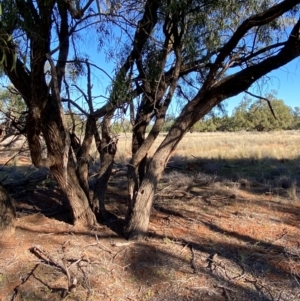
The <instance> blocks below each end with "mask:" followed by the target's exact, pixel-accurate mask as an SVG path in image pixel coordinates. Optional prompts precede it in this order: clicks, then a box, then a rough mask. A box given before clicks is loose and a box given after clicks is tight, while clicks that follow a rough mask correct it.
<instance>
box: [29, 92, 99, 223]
mask: <svg viewBox="0 0 300 301" xmlns="http://www.w3.org/2000/svg"><path fill="white" fill-rule="evenodd" d="M41 130H42V133H43V136H44V139H45V142H46V145H47V151H48V153H47V158H45V159H42V160H41V161H40V162H35V163H36V165H37V166H43V165H44V166H48V167H49V168H50V170H51V173H52V174H53V176H54V178H55V180H56V181H57V183H58V185H59V186H60V188H61V189H62V191H63V192H64V193H65V194H66V196H67V199H68V201H69V205H70V209H71V213H72V217H73V223H74V225H78V224H79V225H83V226H88V225H95V224H96V223H97V221H96V217H95V215H94V213H93V211H92V209H91V207H90V204H89V200H88V197H87V195H86V193H85V191H84V189H83V188H82V187H81V185H80V182H79V179H78V176H77V173H76V166H75V163H74V160H73V158H72V156H70V144H71V141H70V137H69V136H68V132H67V130H66V128H65V125H64V121H63V116H62V114H61V112H60V108H59V107H58V103H57V101H56V100H55V99H53V98H52V97H49V99H48V102H47V105H46V106H45V109H44V110H43V111H42V114H41ZM29 147H30V151H31V156H32V155H33V154H35V153H36V152H40V151H41V150H40V149H39V150H38V149H35V150H32V145H31V144H30V143H29Z"/></svg>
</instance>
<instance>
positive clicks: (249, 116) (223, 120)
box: [192, 94, 300, 132]
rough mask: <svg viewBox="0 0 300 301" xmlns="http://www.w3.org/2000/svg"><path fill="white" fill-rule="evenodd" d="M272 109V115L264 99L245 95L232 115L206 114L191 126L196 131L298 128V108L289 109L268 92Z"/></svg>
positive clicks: (299, 113)
mask: <svg viewBox="0 0 300 301" xmlns="http://www.w3.org/2000/svg"><path fill="white" fill-rule="evenodd" d="M266 98H267V99H269V102H270V105H271V107H272V109H273V111H274V114H275V116H276V118H275V117H274V116H273V114H272V112H271V110H270V107H269V105H268V103H267V101H266V100H263V99H262V100H261V99H259V100H255V101H254V100H252V99H251V98H249V97H247V96H246V97H245V98H244V99H243V100H242V101H241V102H240V104H239V105H238V106H237V107H236V108H234V110H233V112H232V116H231V117H229V116H223V117H215V116H208V117H206V118H204V119H203V120H201V121H198V122H197V123H196V124H195V125H194V126H193V129H192V130H193V131H196V132H215V131H227V132H235V131H242V130H246V131H251V130H258V131H271V130H289V129H300V108H299V107H295V108H294V109H291V108H290V107H288V106H287V105H285V104H284V102H283V100H279V99H276V98H275V97H274V95H272V94H270V95H267V97H266Z"/></svg>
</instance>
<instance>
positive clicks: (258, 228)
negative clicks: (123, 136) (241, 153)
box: [0, 162, 300, 301]
mask: <svg viewBox="0 0 300 301" xmlns="http://www.w3.org/2000/svg"><path fill="white" fill-rule="evenodd" d="M206 164H207V163H206ZM200 165H201V164H199V163H196V164H194V165H189V170H183V169H181V168H180V167H179V168H178V167H176V166H174V164H173V167H172V168H171V169H168V172H167V173H166V175H165V176H164V178H163V179H162V181H161V184H160V187H159V192H158V194H157V196H156V199H155V203H154V207H153V210H152V215H151V221H150V229H149V237H148V238H147V239H146V240H145V241H141V242H128V241H126V240H124V239H123V238H122V236H121V229H122V224H123V217H124V214H125V212H126V183H125V179H124V175H125V173H124V172H120V173H118V176H117V177H115V178H113V179H112V181H111V182H110V186H109V191H108V195H107V209H108V210H109V211H110V212H111V213H112V217H111V219H110V221H109V223H108V224H107V225H102V226H99V227H97V228H93V229H86V228H85V229H80V228H75V227H73V226H72V225H70V224H69V223H68V221H69V215H68V209H67V207H66V205H65V200H64V198H63V197H62V196H61V194H60V192H59V190H58V188H57V187H56V185H55V183H53V181H52V180H51V178H49V177H48V176H47V171H35V170H31V171H29V170H28V168H26V169H24V170H18V171H15V172H16V173H15V175H14V181H15V180H16V177H17V176H18V177H19V178H18V181H19V183H21V184H22V185H18V186H17V187H16V186H14V183H15V182H10V178H8V179H7V180H6V184H7V185H8V187H9V189H10V192H11V193H12V195H13V196H14V198H15V200H16V207H17V211H18V220H17V227H16V233H15V235H14V236H13V237H10V238H7V237H2V239H1V240H0V248H1V249H0V300H2V301H8V300H9V301H11V300H15V301H25V300H26V301H31V300H32V301H42V300H53V301H56V300H57V301H58V300H80V301H81V300H114V301H115V300H153V301H154V300H166V301H171V300H205V301H208V300H216V301H219V300H220V301H221V300H222V301H227V300H228V301H229V300H245V301H248V300H249V301H250V300H253V301H256V300H257V301H275V300H276V301H280V300H282V301H283V300H285V301H293V300H294V301H296V300H300V229H299V220H300V202H299V200H298V199H297V198H295V197H294V198H291V197H290V194H289V193H288V191H287V189H283V188H282V187H279V188H278V187H277V188H276V189H275V188H274V187H273V186H271V185H270V182H268V183H266V182H265V183H262V181H260V180H258V181H256V182H255V181H252V180H251V178H244V177H242V176H240V178H239V179H237V180H232V181H231V180H230V181H229V180H228V179H229V176H228V177H224V175H226V174H227V173H228V172H225V171H224V170H225V169H222V170H219V171H220V173H219V174H222V172H223V173H224V174H223V177H219V176H216V174H217V172H216V171H214V172H212V171H211V170H208V168H215V169H216V168H217V169H218V163H216V162H210V165H209V166H207V168H206V169H204V172H203V166H202V165H201V170H200V167H199V166H200ZM198 167H199V170H197V168H198ZM223 167H224V166H223ZM230 167H231V168H234V165H233V163H231V165H230ZM239 172H240V171H239ZM248 172H249V170H248ZM10 174H11V171H10ZM25 174H26V178H27V177H28V176H29V178H30V179H31V180H30V181H24V175H25ZM22 175H23V176H22ZM123 179H124V180H123ZM22 181H23V182H22ZM282 186H283V185H282ZM68 288H69V291H68Z"/></svg>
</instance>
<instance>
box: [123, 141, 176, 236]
mask: <svg viewBox="0 0 300 301" xmlns="http://www.w3.org/2000/svg"><path fill="white" fill-rule="evenodd" d="M166 138H168V141H169V142H170V143H169V142H168V141H167V143H165V144H162V146H161V147H159V149H158V150H157V151H156V153H155V155H154V156H153V158H152V160H151V161H150V163H149V166H148V169H147V172H146V174H145V176H144V179H143V181H142V183H141V185H140V187H139V190H138V192H137V193H136V194H135V196H134V199H133V206H132V208H131V209H129V211H128V218H127V225H126V226H125V229H124V234H125V236H126V237H127V238H128V239H140V238H142V237H143V236H145V235H146V234H147V231H148V225H149V219H150V213H151V207H152V203H153V199H154V195H155V192H156V188H157V183H158V181H159V179H160V177H161V175H162V173H163V171H164V169H165V165H166V163H167V162H168V159H169V157H170V155H171V153H172V151H173V149H174V148H175V147H176V145H177V143H175V144H174V141H176V140H174V139H172V138H170V136H169V137H168V136H167V137H166ZM180 139H181V138H179V141H180ZM165 140H166V139H165ZM179 141H178V142H179ZM171 142H172V143H171Z"/></svg>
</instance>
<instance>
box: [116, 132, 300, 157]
mask: <svg viewBox="0 0 300 301" xmlns="http://www.w3.org/2000/svg"><path fill="white" fill-rule="evenodd" d="M164 136H165V135H164V134H161V135H160V136H159V137H158V138H157V140H156V141H155V143H154V145H153V147H152V148H151V151H150V155H151V154H153V153H154V151H155V149H156V148H157V147H158V145H159V144H160V143H161V141H162V140H163V138H164ZM299 145H300V132H299V131H284V132H266V133H265V132H262V133H261V132H237V133H219V132H217V133H188V134H187V135H186V136H185V137H184V138H183V140H182V141H181V142H180V143H179V145H178V147H177V149H176V151H175V154H176V155H180V156H182V157H187V158H191V157H192V156H195V157H198V158H207V159H245V158H248V159H249V158H253V159H264V158H274V159H278V160H280V159H295V158H298V157H299V155H300V153H299ZM130 148H131V135H130V134H126V135H124V134H123V135H120V136H119V144H118V153H117V160H118V159H120V160H124V159H128V158H129V157H130Z"/></svg>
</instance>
